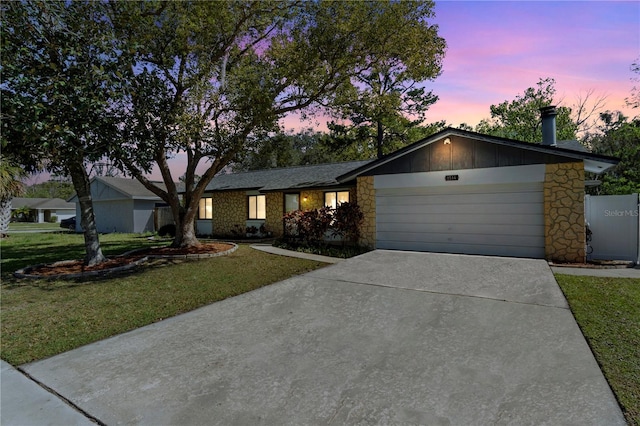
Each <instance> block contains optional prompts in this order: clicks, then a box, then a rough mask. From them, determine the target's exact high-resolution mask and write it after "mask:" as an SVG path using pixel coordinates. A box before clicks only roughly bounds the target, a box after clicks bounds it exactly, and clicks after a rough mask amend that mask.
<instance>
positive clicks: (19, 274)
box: [13, 241, 238, 280]
mask: <svg viewBox="0 0 640 426" xmlns="http://www.w3.org/2000/svg"><path fill="white" fill-rule="evenodd" d="M224 244H229V245H231V246H232V247H231V248H230V249H228V250H225V251H219V252H217V253H201V254H175V255H173V254H156V255H154V254H151V255H148V256H145V257H143V258H140V259H138V260H136V261H133V262H131V263H128V264H126V265H124V266H117V267H115V268H109V269H100V270H98V271H87V272H80V273H73V274H57V275H46V276H43V275H32V274H29V272H31V271H32V270H33V269H34V268H39V267H41V266H45V265H52V266H62V265H65V264H68V263H71V262H76V260H61V261H58V262H54V263H39V264H37V265H32V266H27V267H25V268H22V269H18V270H17V271H15V272H14V273H13V276H14V277H16V278H20V279H24V278H26V279H37V280H61V279H62V280H75V279H79V278H92V277H99V276H106V275H112V274H118V273H120V272H125V271H128V270H130V269H133V268H136V267H138V266H140V265H142V264H144V263H147V262H149V261H150V260H152V259H178V260H199V259H209V258H212V257H220V256H226V255H228V254H231V253H233V252H234V251H236V250H238V245H237V244H235V243H232V242H226V241H225V242H224ZM152 248H155V247H152ZM143 250H148V248H141V249H136V250H131V251H128V252H126V253H123V254H121V255H119V256H114V257H116V258H117V257H123V256H129V255H131V254H135V253H136V252H139V251H143Z"/></svg>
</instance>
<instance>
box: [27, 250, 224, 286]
mask: <svg viewBox="0 0 640 426" xmlns="http://www.w3.org/2000/svg"><path fill="white" fill-rule="evenodd" d="M232 247H233V245H232V244H226V243H202V244H200V245H199V246H196V247H187V248H172V247H153V248H145V249H141V250H135V251H133V252H129V253H125V254H124V255H121V256H114V257H110V258H108V260H107V261H106V262H102V263H100V264H98V265H95V266H85V265H84V263H83V261H82V260H66V261H62V262H56V263H51V264H46V265H36V266H32V267H30V268H29V272H28V274H29V275H37V276H42V277H43V278H44V277H51V276H57V275H70V274H84V273H87V272H98V271H108V270H111V269H116V268H121V267H125V266H127V265H132V264H135V263H136V262H138V261H140V260H141V259H143V258H145V257H163V258H171V257H173V256H176V257H183V258H184V256H189V255H207V254H215V253H220V252H224V251H227V250H230V249H231V248H232Z"/></svg>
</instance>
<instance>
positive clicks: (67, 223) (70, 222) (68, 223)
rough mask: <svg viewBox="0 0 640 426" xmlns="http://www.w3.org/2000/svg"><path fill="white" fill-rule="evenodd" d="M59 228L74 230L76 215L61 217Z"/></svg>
mask: <svg viewBox="0 0 640 426" xmlns="http://www.w3.org/2000/svg"><path fill="white" fill-rule="evenodd" d="M60 228H64V229H70V230H72V231H75V230H76V217H75V216H74V217H70V218H69V219H62V220H61V221H60Z"/></svg>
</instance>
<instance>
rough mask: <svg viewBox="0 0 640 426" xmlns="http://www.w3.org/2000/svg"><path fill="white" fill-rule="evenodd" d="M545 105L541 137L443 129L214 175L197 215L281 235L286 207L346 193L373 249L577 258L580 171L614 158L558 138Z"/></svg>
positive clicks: (215, 223)
mask: <svg viewBox="0 0 640 426" xmlns="http://www.w3.org/2000/svg"><path fill="white" fill-rule="evenodd" d="M551 113H552V114H551V115H552V117H551V118H552V122H551V123H550V122H549V118H548V117H547V118H546V119H545V118H543V133H544V134H545V137H544V140H543V143H542V144H531V143H526V142H520V141H516V140H511V139H505V138H500V137H494V136H488V135H483V134H479V133H475V132H469V131H465V130H460V129H454V128H447V129H444V130H442V131H440V132H438V133H436V134H434V135H432V136H430V137H427V138H425V139H423V140H421V141H418V142H416V143H414V144H412V145H409V146H407V147H405V148H402V149H400V150H398V151H396V152H394V153H392V154H390V155H387V156H385V157H383V158H381V159H378V160H374V161H364V162H348V163H338V164H323V165H314V166H302V167H291V168H284V169H273V170H261V171H254V172H245V173H237V174H229V175H221V176H216V177H215V178H214V179H213V180H212V181H211V183H210V184H209V185H208V186H207V190H206V194H205V195H204V196H203V199H202V200H201V209H200V213H201V215H200V220H207V221H211V226H212V229H213V233H214V234H218V235H225V234H233V230H234V229H236V230H240V229H241V230H244V228H245V227H248V226H256V227H259V226H261V225H264V226H265V227H266V229H267V230H268V231H270V232H272V233H273V235H275V236H279V235H281V234H282V232H283V224H282V216H283V214H284V213H286V212H288V211H290V210H295V209H302V210H305V209H312V208H318V207H322V206H323V205H331V206H335V204H336V203H340V202H343V201H349V202H355V203H357V204H358V205H359V207H360V209H361V210H362V211H363V213H364V216H365V220H364V223H363V225H362V228H361V240H360V243H361V244H363V245H367V246H369V247H372V248H379V249H399V250H416V251H433V252H448V253H464V254H482V255H500V256H515V257H531V258H546V259H549V260H554V261H563V262H584V261H585V242H586V239H585V219H584V211H585V210H584V195H585V172H593V173H596V174H597V173H601V172H603V171H605V170H607V169H609V168H610V167H613V166H614V165H615V164H617V163H618V161H619V160H618V159H616V158H613V157H607V156H602V155H597V154H592V153H590V152H588V151H587V150H586V149H584V148H583V147H582V146H581V145H579V144H577V143H576V142H575V141H569V142H556V140H555V115H553V111H552V112H551ZM549 128H552V129H553V132H551V134H550V132H549V131H548V129H549Z"/></svg>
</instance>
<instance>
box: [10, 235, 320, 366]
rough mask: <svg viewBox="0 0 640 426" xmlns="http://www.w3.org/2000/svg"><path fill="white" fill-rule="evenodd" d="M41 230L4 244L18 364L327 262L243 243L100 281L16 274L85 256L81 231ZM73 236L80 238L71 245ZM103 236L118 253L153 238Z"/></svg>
mask: <svg viewBox="0 0 640 426" xmlns="http://www.w3.org/2000/svg"><path fill="white" fill-rule="evenodd" d="M33 235H36V234H30V235H28V236H27V235H25V236H24V238H25V241H19V240H21V239H22V237H23V236H20V237H17V236H16V237H15V238H14V237H13V236H12V237H11V238H10V240H11V242H9V243H6V242H5V241H6V240H5V241H3V242H2V269H3V272H2V273H3V275H5V277H3V280H2V287H1V296H2V298H1V309H0V328H1V332H2V348H1V357H2V359H4V360H5V361H7V362H9V363H10V364H13V365H20V364H23V363H27V362H31V361H34V360H38V359H43V358H46V357H49V356H52V355H56V354H58V353H61V352H65V351H68V350H70V349H74V348H77V347H79V346H82V345H85V344H88V343H92V342H95V341H98V340H101V339H104V338H106V337H109V336H113V335H116V334H120V333H123V332H126V331H129V330H132V329H135V328H138V327H142V326H144V325H148V324H151V323H154V322H157V321H160V320H162V319H165V318H168V317H171V316H174V315H178V314H180V313H183V312H188V311H191V310H193V309H196V308H198V307H201V306H204V305H207V304H210V303H213V302H216V301H219V300H223V299H225V298H228V297H232V296H235V295H238V294H242V293H245V292H248V291H251V290H254V289H257V288H259V287H262V286H265V285H268V284H271V283H274V282H277V281H280V280H283V279H285V278H288V277H290V276H293V275H298V274H301V273H304V272H307V271H310V270H313V269H316V268H319V267H321V266H323V265H324V264H322V263H319V262H314V261H309V260H304V259H292V258H286V257H283V256H274V255H270V254H267V253H263V252H259V251H256V250H253V249H251V248H250V247H248V246H246V245H241V246H240V247H239V248H238V250H237V251H236V252H234V253H232V254H231V255H228V256H223V257H218V258H211V259H203V260H199V261H194V262H182V263H175V264H170V265H165V266H162V267H156V268H147V269H144V270H141V271H139V272H137V273H134V274H131V275H127V276H120V277H115V278H111V279H106V280H99V281H88V282H83V283H77V282H68V281H44V280H42V281H26V280H20V281H18V280H15V279H12V278H9V273H10V272H12V268H18V267H21V266H26V265H28V264H33V262H34V261H35V262H43V261H52V260H62V259H69V258H74V257H76V258H77V257H81V255H82V237H81V236H77V235H76V236H74V235H59V234H58V235H49V234H39V235H38V236H37V237H34V236H33ZM48 237H57V238H48ZM72 237H76V240H75V241H73V247H69V245H70V243H71V241H72ZM70 238H71V240H70ZM102 241H103V244H104V245H105V247H104V249H105V251H107V252H110V253H116V252H121V251H125V250H128V249H131V248H132V246H133V245H136V244H137V247H140V243H142V244H144V241H146V239H140V238H139V237H136V236H131V235H122V234H121V235H113V236H111V235H105V236H102ZM134 243H136V244H134ZM30 246H31V249H30V250H29V248H28V247H30ZM13 256H26V257H27V259H21V258H15V257H13Z"/></svg>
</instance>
